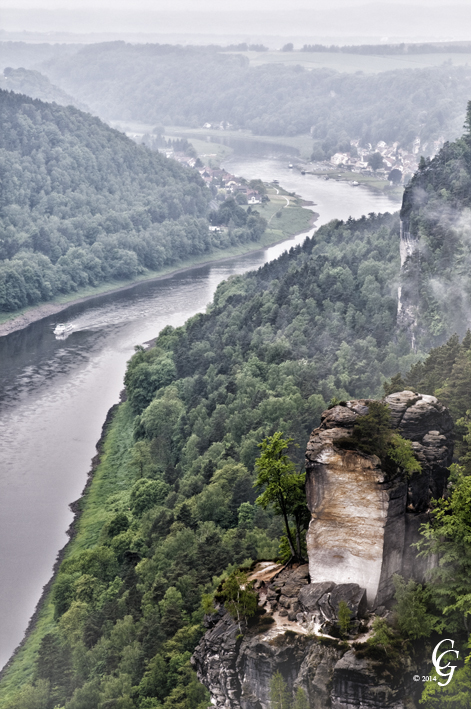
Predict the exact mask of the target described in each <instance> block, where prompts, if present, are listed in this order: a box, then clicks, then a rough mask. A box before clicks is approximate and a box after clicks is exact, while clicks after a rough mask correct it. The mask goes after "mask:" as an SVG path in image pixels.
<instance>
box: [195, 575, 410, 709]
mask: <svg viewBox="0 0 471 709" xmlns="http://www.w3.org/2000/svg"><path fill="white" fill-rule="evenodd" d="M254 576H257V574H255V575H254ZM258 578H263V575H262V574H258ZM256 586H258V590H259V597H260V603H261V604H262V605H263V606H264V608H265V609H266V611H267V614H266V615H263V616H261V618H260V619H259V620H258V622H255V623H254V624H252V625H251V627H249V628H248V629H247V630H246V632H245V633H244V636H243V637H241V636H240V635H239V628H238V626H237V624H236V623H235V622H234V620H233V619H232V618H231V617H230V615H229V614H228V613H225V611H224V608H223V607H221V608H220V609H219V610H218V612H217V613H215V614H213V615H212V616H206V618H205V624H206V627H207V628H208V631H207V633H206V634H205V636H204V637H203V638H202V639H201V641H200V643H199V645H198V647H197V648H196V650H195V652H194V654H193V657H192V664H193V666H194V667H195V669H196V671H197V674H198V678H199V680H200V681H201V682H203V684H205V685H206V687H207V688H208V689H209V691H210V693H211V701H212V704H213V705H214V706H215V707H216V708H217V709H270V701H269V698H270V683H271V680H272V677H273V675H274V674H275V673H276V672H281V673H282V675H283V678H284V680H285V682H286V684H287V687H288V690H289V691H290V692H291V693H294V692H295V691H296V689H297V688H298V687H301V688H302V689H303V690H304V692H305V693H306V696H307V698H308V702H309V707H310V709H328V708H331V709H405V706H406V705H405V704H404V701H403V698H404V697H405V696H406V695H407V694H410V691H411V688H412V689H413V680H412V676H413V674H414V672H415V668H410V667H408V666H407V665H406V662H405V663H404V667H403V668H401V669H400V670H399V671H398V672H397V676H396V678H395V679H394V681H393V682H391V675H390V674H388V675H387V676H385V674H384V666H381V665H380V664H379V663H377V662H375V661H372V660H371V659H365V658H360V657H357V655H356V653H355V651H354V650H353V649H350V648H349V645H348V644H346V643H345V642H343V641H341V640H339V639H334V638H331V637H328V636H327V637H323V638H321V637H319V636H318V635H315V634H313V633H312V632H311V631H312V620H314V621H315V620H316V618H318V617H319V615H320V616H322V618H323V619H324V625H323V629H324V630H325V628H326V626H328V625H329V622H330V623H331V624H330V628H333V625H334V622H333V619H334V618H335V613H336V605H337V608H338V602H339V598H341V597H342V598H343V599H344V600H347V601H348V604H349V605H350V606H351V607H352V609H353V623H352V628H351V630H352V631H353V632H355V631H358V630H361V631H364V630H365V629H366V628H365V627H362V626H360V623H359V621H358V620H355V618H356V617H357V616H361V615H362V614H363V612H364V610H365V605H364V598H365V591H364V589H359V587H358V586H354V585H353V584H352V585H350V586H349V587H347V586H335V585H334V584H332V583H325V584H310V583H309V576H308V566H307V564H305V565H302V566H299V567H298V568H296V569H292V568H285V569H282V570H281V571H279V572H278V573H277V574H275V576H274V577H272V578H271V580H270V581H261V582H259V581H257V582H256ZM267 617H268V619H269V620H271V621H272V622H271V623H267V622H266V620H267ZM329 619H330V621H329ZM388 680H389V681H388ZM411 685H412V687H411ZM407 706H408V707H412V706H414V705H413V704H408V705H407Z"/></svg>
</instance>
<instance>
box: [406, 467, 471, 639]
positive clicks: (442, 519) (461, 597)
mask: <svg viewBox="0 0 471 709" xmlns="http://www.w3.org/2000/svg"><path fill="white" fill-rule="evenodd" d="M454 477H455V482H454V484H453V488H452V493H451V496H450V497H449V498H448V499H445V500H443V499H442V500H435V501H434V510H433V513H432V519H431V521H430V522H426V523H425V524H423V525H422V527H421V533H422V537H423V539H422V540H421V541H420V542H419V543H418V544H417V547H418V548H419V549H420V556H430V555H431V554H438V555H439V557H440V564H439V566H437V567H436V568H433V569H432V570H431V571H430V572H429V573H430V580H431V584H430V590H431V593H432V598H433V600H434V602H435V604H436V605H437V606H438V608H439V609H440V610H441V611H442V612H443V614H444V615H445V616H448V618H449V620H448V621H447V628H450V630H451V629H453V628H452V626H454V628H455V629H460V630H462V629H465V630H466V631H467V632H470V629H471V626H470V623H469V621H468V618H469V616H470V615H471V593H470V589H469V579H470V578H471V505H470V500H471V477H470V476H469V475H465V474H464V471H463V469H461V470H460V466H454Z"/></svg>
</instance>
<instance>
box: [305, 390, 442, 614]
mask: <svg viewBox="0 0 471 709" xmlns="http://www.w3.org/2000/svg"><path fill="white" fill-rule="evenodd" d="M385 403H386V404H387V405H388V406H389V408H390V409H391V418H392V422H393V426H395V427H397V428H398V429H399V431H400V432H401V434H402V435H403V436H404V437H406V438H409V439H411V440H412V441H414V443H413V446H414V450H415V453H416V455H417V457H418V458H419V460H420V462H421V464H422V467H423V472H422V473H421V474H420V475H414V476H413V477H412V479H411V480H410V481H409V482H408V481H407V480H406V479H405V476H404V475H403V474H402V473H401V471H398V472H397V474H395V475H394V476H391V475H390V476H387V475H386V474H385V472H384V471H383V470H382V469H381V462H380V460H379V458H377V457H376V456H374V455H366V454H363V453H361V452H359V451H354V450H345V449H344V448H341V447H339V446H338V445H336V442H337V441H338V440H339V439H342V438H346V437H348V436H349V435H350V434H351V431H352V427H353V425H354V423H355V421H356V419H357V418H358V416H361V415H362V414H365V413H367V411H368V408H367V406H368V401H367V400H359V401H350V402H347V404H346V405H345V406H335V407H333V408H332V409H329V410H328V411H325V412H324V413H323V414H322V420H321V425H320V426H319V428H317V429H315V430H314V431H313V432H312V434H311V437H310V439H309V443H308V446H307V451H306V470H307V479H306V493H307V504H308V507H309V509H310V511H311V514H312V519H311V522H310V525H309V531H308V534H307V547H308V556H309V573H310V577H311V583H320V582H333V583H335V584H346V583H356V584H358V585H359V586H360V587H362V588H365V589H366V592H367V600H368V605H369V607H375V606H377V605H381V604H383V603H385V602H386V601H387V600H388V599H389V598H390V597H391V595H392V593H393V585H392V577H393V575H394V574H395V573H404V571H406V575H407V576H410V575H414V574H413V573H411V571H412V568H413V567H414V559H415V553H412V552H411V551H410V544H411V543H412V542H413V541H416V540H417V538H418V537H417V530H418V527H419V525H420V523H421V522H423V521H424V519H423V514H420V513H423V512H424V511H425V510H426V509H427V507H428V504H429V501H430V497H431V496H432V495H433V496H437V495H440V494H442V493H443V490H444V488H445V485H446V467H447V466H448V465H449V464H450V462H451V453H452V442H451V429H452V422H451V418H450V416H449V414H448V411H447V410H446V408H445V407H444V406H442V405H441V404H440V403H439V402H438V401H437V399H435V397H431V396H425V395H420V394H415V393H414V392H409V391H405V392H400V393H398V394H393V395H391V396H389V397H387V398H386V399H385ZM408 513H409V514H408ZM405 567H407V568H405ZM415 567H416V568H415V572H416V573H419V575H420V574H423V571H424V570H425V569H424V562H422V563H421V564H418V565H417V564H415Z"/></svg>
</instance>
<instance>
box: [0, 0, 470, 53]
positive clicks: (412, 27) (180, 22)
mask: <svg viewBox="0 0 471 709" xmlns="http://www.w3.org/2000/svg"><path fill="white" fill-rule="evenodd" d="M0 30H4V31H7V32H23V31H27V32H30V33H48V32H49V33H51V32H53V33H61V32H68V33H73V34H85V33H92V34H93V33H95V34H102V35H103V34H104V35H106V34H108V35H111V34H114V35H117V36H119V37H122V38H124V39H126V38H127V37H131V36H132V35H135V34H146V33H147V34H153V35H167V36H169V37H170V36H176V35H186V34H188V35H195V36H196V35H205V36H206V37H209V38H210V39H211V40H212V38H214V41H216V42H217V41H221V42H222V43H224V42H225V41H227V38H228V37H229V38H230V37H231V36H233V37H234V38H236V37H238V38H239V41H240V40H241V39H243V40H246V39H247V40H250V39H252V40H253V39H255V40H257V39H260V38H262V39H263V37H291V38H292V39H293V40H295V41H296V38H301V37H305V38H308V39H310V38H312V39H313V40H314V41H316V40H319V39H321V38H322V37H326V38H336V37H338V38H339V40H338V41H339V42H342V41H344V42H345V41H347V42H348V39H349V38H355V37H356V38H360V39H361V38H371V41H380V40H382V41H424V40H427V39H429V40H447V41H450V40H471V3H470V0H369V1H368V0H197V1H195V0H83V3H81V2H79V0H0ZM91 41H97V40H96V39H95V40H93V39H92V40H91ZM138 41H148V40H145V39H144V40H138ZM169 41H173V40H170V39H169ZM334 41H335V42H336V40H334ZM359 41H360V40H359ZM363 41H364V40H363Z"/></svg>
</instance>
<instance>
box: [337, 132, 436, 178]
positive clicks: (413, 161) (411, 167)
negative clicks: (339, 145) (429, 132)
mask: <svg viewBox="0 0 471 709" xmlns="http://www.w3.org/2000/svg"><path fill="white" fill-rule="evenodd" d="M444 142H445V139H444V138H443V137H442V136H441V137H440V138H438V139H437V140H435V141H433V142H432V143H427V142H424V143H422V142H421V139H420V138H419V137H417V138H415V139H414V141H413V142H412V150H405V149H404V148H400V147H399V143H398V142H395V143H391V144H388V143H386V142H385V141H384V140H380V141H379V142H378V143H376V145H372V144H371V143H368V144H367V145H366V146H360V141H359V140H352V141H351V143H350V145H351V147H352V150H351V151H350V152H348V153H335V154H334V155H332V157H331V158H330V161H326V162H328V163H329V164H330V165H334V166H335V167H340V166H342V167H347V168H349V169H350V170H352V171H353V172H365V173H367V172H373V168H372V167H371V165H369V163H368V159H369V157H370V156H371V155H372V154H373V153H379V154H380V155H381V157H382V161H383V164H382V167H380V168H379V169H377V170H376V171H375V174H376V175H378V176H384V177H386V176H387V175H388V174H389V173H390V172H391V170H399V171H400V172H402V176H403V177H402V181H403V182H408V180H409V179H410V177H412V175H413V174H414V172H416V170H417V168H418V166H419V158H420V155H423V154H425V153H430V152H432V154H434V155H435V154H436V153H437V152H438V151H439V150H440V148H441V147H442V146H443V144H444Z"/></svg>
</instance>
